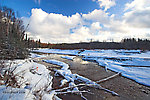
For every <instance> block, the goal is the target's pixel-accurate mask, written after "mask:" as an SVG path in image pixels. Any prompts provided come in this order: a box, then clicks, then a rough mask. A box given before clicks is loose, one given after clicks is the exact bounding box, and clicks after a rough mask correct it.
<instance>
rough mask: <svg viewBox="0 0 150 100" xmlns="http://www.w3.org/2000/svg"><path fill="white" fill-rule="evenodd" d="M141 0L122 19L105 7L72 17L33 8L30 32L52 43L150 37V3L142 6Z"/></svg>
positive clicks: (130, 4)
mask: <svg viewBox="0 0 150 100" xmlns="http://www.w3.org/2000/svg"><path fill="white" fill-rule="evenodd" d="M100 1H101V0H99V2H100ZM137 1H140V0H134V1H133V2H131V3H128V4H126V8H125V9H126V12H124V15H123V16H122V17H121V18H120V19H115V15H114V14H112V15H110V14H108V13H106V12H105V11H104V10H101V9H95V10H93V11H92V12H89V13H88V14H79V13H76V14H74V15H72V16H64V15H62V14H55V13H46V12H45V11H43V10H41V9H32V15H31V17H30V25H29V29H28V32H27V33H28V34H29V35H30V36H31V37H33V38H34V39H39V38H40V39H41V41H42V42H50V43H64V42H65V43H71V42H72V43H73V42H80V41H88V40H89V39H93V40H99V41H103V40H106V41H109V40H112V39H113V40H114V41H120V40H121V39H123V38H127V37H129V38H133V37H134V38H149V39H150V35H149V33H150V20H149V18H150V8H149V6H148V5H147V3H148V2H146V1H147V0H143V1H144V3H143V2H142V4H141V5H140V4H139V3H140V2H141V1H140V2H139V3H137ZM134 2H135V3H134ZM110 7H112V6H110ZM106 9H109V7H106ZM106 9H105V10H106ZM28 20H29V19H27V18H24V22H25V23H28Z"/></svg>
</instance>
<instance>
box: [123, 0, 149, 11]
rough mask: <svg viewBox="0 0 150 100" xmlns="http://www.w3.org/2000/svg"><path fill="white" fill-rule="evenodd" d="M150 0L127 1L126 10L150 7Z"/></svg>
mask: <svg viewBox="0 0 150 100" xmlns="http://www.w3.org/2000/svg"><path fill="white" fill-rule="evenodd" d="M149 3H150V0H134V1H132V2H131V3H127V4H126V5H125V6H126V7H125V11H126V10H141V9H145V8H147V7H150V4H149Z"/></svg>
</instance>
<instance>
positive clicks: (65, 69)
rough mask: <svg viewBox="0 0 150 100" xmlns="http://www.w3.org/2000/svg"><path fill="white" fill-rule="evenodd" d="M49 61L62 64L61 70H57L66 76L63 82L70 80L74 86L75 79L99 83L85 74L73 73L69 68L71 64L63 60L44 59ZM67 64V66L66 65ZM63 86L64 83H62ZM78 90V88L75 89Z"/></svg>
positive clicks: (87, 82)
mask: <svg viewBox="0 0 150 100" xmlns="http://www.w3.org/2000/svg"><path fill="white" fill-rule="evenodd" d="M43 61H45V62H47V63H51V64H55V65H59V66H61V67H62V68H61V70H55V71H56V73H59V74H61V75H62V76H63V77H65V79H66V80H63V81H62V84H64V82H65V83H66V82H70V83H69V84H70V86H74V85H75V84H74V81H75V80H79V81H82V82H84V83H86V84H93V85H98V84H97V83H95V82H94V81H92V80H90V79H88V78H85V77H83V76H80V75H78V74H72V72H71V71H70V70H69V69H68V68H69V65H68V64H66V63H64V62H61V61H58V60H43ZM66 66H67V67H66ZM61 86H62V85H61ZM75 90H77V89H75Z"/></svg>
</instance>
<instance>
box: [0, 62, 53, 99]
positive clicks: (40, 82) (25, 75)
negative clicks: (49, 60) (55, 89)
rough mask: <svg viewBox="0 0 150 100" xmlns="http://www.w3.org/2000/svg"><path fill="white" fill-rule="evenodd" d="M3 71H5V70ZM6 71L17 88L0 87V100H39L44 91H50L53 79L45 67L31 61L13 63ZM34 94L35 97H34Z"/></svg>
mask: <svg viewBox="0 0 150 100" xmlns="http://www.w3.org/2000/svg"><path fill="white" fill-rule="evenodd" d="M5 70H7V68H6V69H5ZM8 71H9V72H11V73H13V74H12V75H13V76H11V77H12V79H13V80H12V81H15V80H16V82H17V83H15V84H17V87H19V88H12V87H8V88H7V89H6V86H5V85H3V86H1V87H0V88H1V89H2V90H1V91H0V92H1V94H0V97H1V100H6V99H7V98H9V99H10V100H33V99H39V98H40V97H43V96H44V95H45V94H47V93H46V91H49V90H51V89H52V79H53V77H52V76H50V74H49V73H50V71H49V70H48V69H46V66H44V65H41V64H38V63H35V62H33V61H32V60H29V59H27V60H16V61H13V62H12V64H11V66H10V67H9V68H8ZM13 77H15V78H13ZM14 79H15V80H14ZM10 81H11V80H10ZM10 84H11V83H10ZM12 86H13V84H12ZM38 91H39V92H38ZM35 94H36V95H37V96H35ZM47 95H51V94H47ZM49 100H52V98H49Z"/></svg>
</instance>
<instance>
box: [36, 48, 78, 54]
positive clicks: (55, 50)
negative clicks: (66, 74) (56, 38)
mask: <svg viewBox="0 0 150 100" xmlns="http://www.w3.org/2000/svg"><path fill="white" fill-rule="evenodd" d="M33 51H34V52H42V53H55V54H67V55H77V54H78V52H79V51H78V50H60V49H39V50H33Z"/></svg>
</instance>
